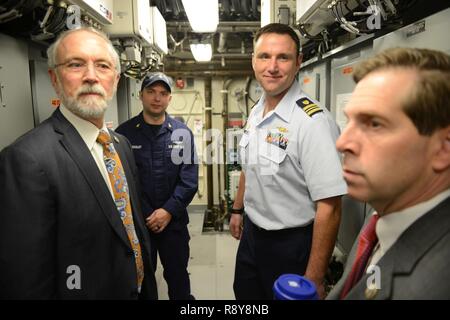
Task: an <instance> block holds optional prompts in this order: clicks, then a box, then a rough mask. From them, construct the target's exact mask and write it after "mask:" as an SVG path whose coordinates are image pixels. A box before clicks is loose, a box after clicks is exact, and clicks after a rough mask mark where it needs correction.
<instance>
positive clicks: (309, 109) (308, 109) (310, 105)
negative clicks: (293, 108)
mask: <svg viewBox="0 0 450 320" xmlns="http://www.w3.org/2000/svg"><path fill="white" fill-rule="evenodd" d="M296 103H297V105H298V106H299V107H300V108H302V109H303V111H305V113H306V114H307V115H308V116H310V117H312V116H313V115H315V114H316V113H320V112H323V110H322V108H320V107H319V106H318V105H317V104H315V103H314V102H313V101H311V100H309V99H308V98H301V99H299V100H297V102H296Z"/></svg>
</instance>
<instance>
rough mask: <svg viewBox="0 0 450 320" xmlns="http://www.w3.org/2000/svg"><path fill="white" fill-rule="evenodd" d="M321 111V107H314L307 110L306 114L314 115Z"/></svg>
mask: <svg viewBox="0 0 450 320" xmlns="http://www.w3.org/2000/svg"><path fill="white" fill-rule="evenodd" d="M319 112H323V110H322V109H320V108H316V109H313V110H310V111H308V112H306V114H307V115H308V116H310V117H312V116H313V115H315V114H316V113H319Z"/></svg>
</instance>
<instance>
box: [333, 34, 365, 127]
mask: <svg viewBox="0 0 450 320" xmlns="http://www.w3.org/2000/svg"><path fill="white" fill-rule="evenodd" d="M372 55H373V51H372V43H370V44H365V45H363V46H357V47H356V48H350V49H348V50H346V51H344V52H342V53H341V54H336V55H335V56H334V57H333V58H332V59H331V87H330V88H331V96H330V99H331V102H330V103H331V113H332V114H333V116H334V117H335V119H336V122H337V123H338V125H339V127H340V128H341V130H342V129H343V128H344V127H345V124H346V118H345V117H344V114H343V109H344V106H345V105H346V103H347V101H348V99H349V98H350V96H351V93H352V92H353V89H354V88H355V82H354V81H353V70H354V68H355V66H356V65H357V64H358V63H359V62H360V61H362V60H364V59H367V58H369V57H370V56H372Z"/></svg>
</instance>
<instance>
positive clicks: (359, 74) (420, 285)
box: [328, 48, 450, 299]
mask: <svg viewBox="0 0 450 320" xmlns="http://www.w3.org/2000/svg"><path fill="white" fill-rule="evenodd" d="M353 77H354V79H355V81H356V83H357V85H356V88H355V91H354V92H353V94H352V97H351V99H350V101H349V103H348V105H347V106H346V108H345V113H346V115H347V118H348V124H347V126H346V128H345V130H344V131H343V132H342V134H341V136H340V138H339V139H338V141H337V142H336V145H337V148H338V150H339V151H341V152H342V153H343V154H344V163H343V169H344V178H345V180H346V182H347V185H348V193H349V195H350V196H352V197H354V198H356V199H358V200H361V201H366V202H368V203H369V204H370V205H372V207H373V208H375V210H376V213H374V215H373V216H372V217H371V218H370V222H369V223H368V224H367V225H366V226H368V227H364V228H363V231H362V232H361V235H360V237H361V239H365V240H364V241H357V243H355V245H354V247H353V249H352V251H351V253H350V255H349V260H348V262H347V266H346V270H345V271H344V275H343V277H342V280H341V281H340V282H339V283H338V284H337V285H336V287H335V288H334V290H333V291H332V292H331V293H330V295H329V296H328V298H329V299H449V298H450V286H449V283H450V269H449V267H448V264H449V261H450V250H449V247H450V214H449V213H450V108H449V101H450V56H449V55H448V54H445V53H443V52H439V51H434V50H426V49H412V48H409V49H405V48H396V49H390V50H387V51H385V52H382V53H380V54H378V55H376V56H374V57H373V58H370V59H368V60H367V61H364V62H363V63H362V64H361V65H360V66H358V67H357V68H356V69H355V72H354V76H353ZM344 214H345V213H344ZM368 244H371V246H369V245H368Z"/></svg>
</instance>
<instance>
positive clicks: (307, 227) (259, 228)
mask: <svg viewBox="0 0 450 320" xmlns="http://www.w3.org/2000/svg"><path fill="white" fill-rule="evenodd" d="M247 221H248V223H251V224H252V226H254V229H255V230H257V231H258V232H261V233H273V234H275V233H289V232H292V231H299V230H304V229H309V228H312V227H313V222H314V220H313V221H311V222H310V223H309V224H307V225H304V226H299V227H291V228H283V229H278V230H267V229H264V228H262V227H260V226H258V225H256V224H254V223H253V222H252V221H251V220H250V218H248V217H247Z"/></svg>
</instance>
